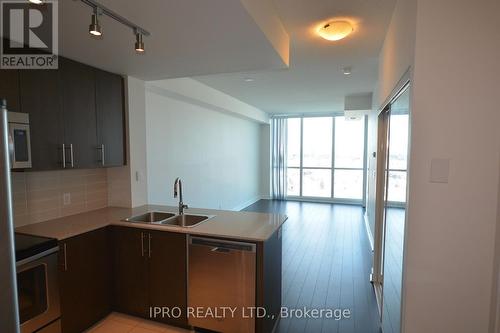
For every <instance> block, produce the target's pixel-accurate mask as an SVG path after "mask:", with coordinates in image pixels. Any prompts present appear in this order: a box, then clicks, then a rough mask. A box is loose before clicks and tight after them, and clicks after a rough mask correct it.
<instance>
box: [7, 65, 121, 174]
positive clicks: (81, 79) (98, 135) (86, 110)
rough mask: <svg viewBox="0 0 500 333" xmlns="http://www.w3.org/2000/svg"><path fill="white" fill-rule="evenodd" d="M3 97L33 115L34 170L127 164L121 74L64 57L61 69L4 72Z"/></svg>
mask: <svg viewBox="0 0 500 333" xmlns="http://www.w3.org/2000/svg"><path fill="white" fill-rule="evenodd" d="M0 97H1V98H6V99H7V103H8V109H9V111H16V112H24V113H28V114H29V115H30V131H31V151H32V170H57V169H61V168H98V167H111V166H121V165H124V164H125V163H126V162H125V160H126V156H125V149H126V145H125V112H124V110H125V108H124V82H123V78H122V77H121V76H120V75H117V74H113V73H109V72H105V71H102V70H100V69H97V68H93V67H90V66H87V65H84V64H81V63H78V62H76V61H73V60H70V59H66V58H63V57H60V58H59V69H54V70H32V69H30V70H0ZM63 144H64V149H63ZM63 155H64V158H63ZM63 160H64V161H65V163H64V165H63Z"/></svg>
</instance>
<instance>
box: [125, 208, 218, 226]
mask: <svg viewBox="0 0 500 333" xmlns="http://www.w3.org/2000/svg"><path fill="white" fill-rule="evenodd" d="M213 217H215V215H199V214H182V215H179V214H175V213H170V212H159V211H152V212H147V213H145V214H141V215H136V216H132V217H129V218H126V219H124V220H123V221H125V222H132V223H148V224H157V225H164V226H177V227H185V228H192V227H195V226H197V225H198V224H200V223H203V222H205V221H207V220H209V219H211V218H213Z"/></svg>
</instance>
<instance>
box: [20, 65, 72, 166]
mask: <svg viewBox="0 0 500 333" xmlns="http://www.w3.org/2000/svg"><path fill="white" fill-rule="evenodd" d="M19 87H20V101H21V102H20V103H21V110H22V111H23V112H26V113H28V114H29V119H30V136H31V160H32V170H37V171H38V170H54V169H58V168H61V167H62V160H63V159H62V154H63V150H62V143H63V142H64V125H63V114H62V107H61V100H60V98H59V90H60V86H59V70H46V69H30V70H20V71H19Z"/></svg>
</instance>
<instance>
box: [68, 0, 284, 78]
mask: <svg viewBox="0 0 500 333" xmlns="http://www.w3.org/2000/svg"><path fill="white" fill-rule="evenodd" d="M98 1H99V2H100V3H102V4H103V5H105V6H106V7H109V8H110V9H112V10H114V11H115V12H117V13H118V14H120V15H122V16H124V17H126V18H127V19H129V20H130V21H132V22H134V23H135V24H137V25H140V26H142V27H143V28H145V29H147V30H149V31H150V32H151V34H152V35H151V36H150V37H145V38H144V41H145V43H146V53H145V54H144V55H137V54H136V53H135V51H134V42H135V36H134V35H133V33H132V30H131V29H130V28H128V27H125V26H123V25H121V24H119V23H117V22H116V21H114V20H112V19H111V18H109V17H106V16H103V17H101V25H102V29H103V38H102V39H100V40H99V39H95V38H91V37H90V35H89V33H88V27H89V24H90V16H91V8H90V7H88V6H86V5H84V4H83V3H82V2H81V1H77V0H64V1H59V6H60V14H59V20H60V24H59V26H60V34H59V36H60V38H59V39H60V54H62V55H64V56H66V57H69V58H71V59H74V60H77V61H81V62H83V63H86V64H89V65H92V66H95V67H98V68H102V69H105V70H109V71H112V72H115V73H121V74H127V75H131V76H134V77H137V78H140V79H143V80H157V79H166V78H174V77H188V76H195V75H204V74H213V73H224V72H235V71H249V70H250V71H251V70H256V69H269V68H284V67H286V65H287V61H288V59H287V56H288V35H287V34H286V31H285V30H284V28H283V27H282V24H281V22H280V21H279V19H277V18H276V17H271V15H274V14H273V13H270V11H269V10H267V7H266V6H269V2H268V0H251V1H252V3H251V5H252V6H249V5H248V4H246V3H245V1H246V0H241V1H236V0H202V1H200V0H142V1H138V0H98ZM255 4H257V5H258V6H256V5H255ZM259 11H260V12H259ZM256 15H259V17H256ZM276 25H279V27H278V28H276ZM271 29H275V31H271ZM269 36H271V37H272V38H270V37H269ZM280 48H281V50H286V55H285V56H283V54H282V53H283V52H281V53H280Z"/></svg>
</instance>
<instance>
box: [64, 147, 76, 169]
mask: <svg viewBox="0 0 500 333" xmlns="http://www.w3.org/2000/svg"><path fill="white" fill-rule="evenodd" d="M66 149H69V158H70V160H69V162H66ZM68 163H69V165H70V166H71V167H72V168H74V167H75V160H74V154H73V144H72V143H70V144H69V147H67V146H66V145H65V144H63V167H64V168H66V165H68Z"/></svg>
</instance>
